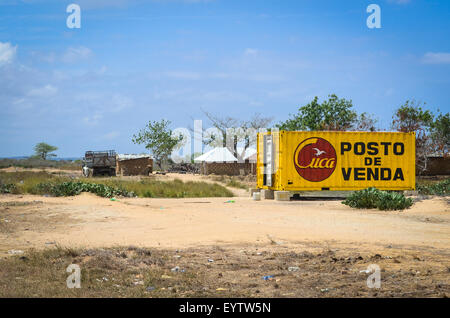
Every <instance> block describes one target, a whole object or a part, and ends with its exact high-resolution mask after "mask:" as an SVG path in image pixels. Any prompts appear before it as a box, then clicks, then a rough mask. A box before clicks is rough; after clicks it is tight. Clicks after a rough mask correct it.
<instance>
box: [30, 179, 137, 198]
mask: <svg viewBox="0 0 450 318" xmlns="http://www.w3.org/2000/svg"><path fill="white" fill-rule="evenodd" d="M81 192H91V193H94V194H96V195H98V196H101V197H106V198H111V197H114V196H124V197H135V196H136V195H135V194H134V192H132V191H131V192H129V191H127V190H124V189H121V188H115V187H110V186H107V185H104V184H97V183H85V182H79V181H77V182H74V181H68V182H62V183H54V182H44V183H39V184H37V185H36V187H35V189H34V193H35V194H51V195H54V196H57V197H62V196H73V195H78V194H80V193H81Z"/></svg>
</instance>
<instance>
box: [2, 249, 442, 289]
mask: <svg viewBox="0 0 450 318" xmlns="http://www.w3.org/2000/svg"><path fill="white" fill-rule="evenodd" d="M69 264H77V265H79V266H80V268H81V273H82V274H81V277H82V278H81V288H80V289H69V288H67V287H66V279H67V276H68V275H69V274H68V273H66V268H67V266H68V265H69ZM369 264H377V265H379V266H380V268H381V288H380V289H369V288H368V287H367V285H366V280H367V276H368V274H367V273H361V270H365V269H366V268H367V266H368V265H369ZM449 272H450V264H449V262H448V257H447V258H446V257H443V256H442V255H440V254H433V253H430V252H428V253H420V254H418V253H417V251H408V252H406V253H405V252H402V250H396V249H392V250H389V251H386V252H383V253H375V254H373V253H363V254H362V253H358V252H354V251H352V250H347V249H333V248H331V249H330V248H324V247H319V246H309V247H308V248H306V249H304V248H299V249H296V250H292V249H290V250H286V249H283V248H277V247H273V246H266V247H261V246H259V247H255V246H228V247H219V246H215V247H209V248H196V249H186V250H158V249H147V248H138V247H133V246H130V247H122V248H109V249H80V250H75V249H70V248H60V247H59V248H51V249H47V250H44V251H36V250H30V251H28V252H27V253H25V254H23V255H17V256H11V257H6V258H3V259H1V260H0V297H448V296H449V295H450V281H449ZM264 276H271V277H270V278H268V280H264V279H263V277H264ZM266 278H267V277H266Z"/></svg>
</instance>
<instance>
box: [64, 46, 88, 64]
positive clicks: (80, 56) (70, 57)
mask: <svg viewBox="0 0 450 318" xmlns="http://www.w3.org/2000/svg"><path fill="white" fill-rule="evenodd" d="M92 56H93V53H92V51H91V49H89V48H87V47H84V46H80V47H77V48H74V47H70V48H68V49H67V51H66V52H65V53H64V55H63V57H62V60H63V62H66V63H74V62H77V61H80V60H86V59H88V58H90V57H92Z"/></svg>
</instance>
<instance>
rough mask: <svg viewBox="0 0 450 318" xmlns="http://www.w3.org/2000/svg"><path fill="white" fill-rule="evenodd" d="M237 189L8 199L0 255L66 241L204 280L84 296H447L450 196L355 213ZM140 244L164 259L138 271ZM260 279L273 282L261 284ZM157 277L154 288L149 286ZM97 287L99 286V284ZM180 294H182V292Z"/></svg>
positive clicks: (3, 203)
mask: <svg viewBox="0 0 450 318" xmlns="http://www.w3.org/2000/svg"><path fill="white" fill-rule="evenodd" d="M158 177H161V178H166V179H167V178H175V177H176V178H179V179H182V180H184V179H186V180H187V178H189V179H190V180H192V178H195V179H196V180H197V179H199V178H202V179H204V180H203V181H207V178H205V177H202V176H194V177H192V176H190V175H171V174H168V175H165V176H158ZM183 178H184V179H183ZM207 182H208V181H207ZM211 182H212V181H211ZM234 191H236V192H235V194H236V196H235V197H233V198H192V199H185V198H184V199H155V198H119V199H118V200H117V201H111V200H110V199H107V198H101V197H97V196H95V195H93V194H88V193H83V194H81V195H79V196H76V197H65V198H55V197H45V196H34V195H0V259H1V260H2V261H5V262H7V260H8V259H10V258H11V256H12V255H13V254H21V253H22V251H24V252H25V254H23V255H26V253H27V251H30V250H32V249H35V250H37V251H42V250H51V249H53V248H55V247H56V246H59V247H67V248H79V249H80V250H83V251H85V252H80V253H79V254H77V255H74V256H73V257H72V259H71V260H70V261H71V262H73V261H77V262H80V263H83V262H85V261H86V259H85V258H84V257H83V255H85V254H86V253H88V254H89V253H91V254H92V255H94V256H95V255H97V254H98V255H103V254H104V253H106V252H99V251H105V250H106V251H110V252H107V253H110V256H108V257H109V259H112V262H116V261H117V262H119V263H120V264H122V263H123V264H122V265H120V266H122V267H123V266H125V267H124V268H128V267H127V266H128V265H127V264H128V263H127V262H132V264H131V263H130V264H129V266H137V267H136V268H138V269H139V270H138V272H133V273H132V274H133V275H144V277H147V276H145V275H147V274H145V273H146V271H148V270H149V269H152V270H157V272H158V273H159V274H161V275H166V276H167V275H169V276H170V275H173V273H172V274H171V272H170V269H171V268H172V267H173V266H179V267H180V268H183V269H186V273H191V275H194V276H195V275H197V276H195V277H196V278H195V279H197V280H198V281H197V280H196V282H197V283H195V284H193V283H192V284H193V285H189V284H188V285H186V281H184V283H183V284H181V282H179V284H178V285H177V283H176V280H172V281H170V280H169V281H166V280H164V279H162V280H161V279H159V278H158V279H156V281H155V280H154V277H153V278H152V279H153V280H152V279H150V278H149V279H148V280H145V279H144V280H143V281H144V283H143V284H138V285H139V286H136V284H134V283H133V282H131V283H130V282H129V278H126V279H125V278H124V282H123V284H125V285H126V284H129V285H130V286H131V287H130V288H141V289H140V292H137V291H136V290H135V289H132V292H131V291H130V292H125V291H123V293H122V294H121V293H118V294H116V293H115V292H114V293H109V294H102V292H100V291H99V292H98V294H80V295H83V296H92V295H100V296H101V295H104V296H111V295H112V296H120V295H125V296H126V295H128V296H130V295H131V296H133V295H135V296H136V295H137V296H145V297H147V296H152V295H153V296H155V297H158V296H164V297H167V296H176V297H183V296H186V297H189V296H200V297H201V296H205V295H206V296H257V297H259V296H261V297H303V296H305V297H341V296H349V297H361V296H362V297H371V296H394V297H404V296H406V297H409V296H414V297H415V296H424V297H430V296H433V297H448V296H449V295H450V275H449V274H450V206H449V198H448V197H447V198H445V197H444V198H442V197H441V198H439V197H430V198H428V199H424V200H419V201H418V202H416V203H415V204H414V205H413V207H412V208H411V209H408V210H405V211H394V212H382V211H376V210H357V209H351V208H349V207H347V206H345V205H343V204H341V202H340V201H290V202H277V201H273V200H262V201H258V202H257V201H253V200H251V198H250V197H249V196H248V194H247V192H246V190H242V189H234ZM230 201H231V202H230ZM130 247H132V248H130ZM111 249H112V250H111ZM118 249H119V250H120V251H119V252H118ZM135 249H149V250H151V251H152V252H149V255H150V254H151V255H153V256H152V257H155V255H159V254H158V253H160V255H163V256H161V257H162V258H161V259H165V260H166V261H164V262H159V263H158V262H156V265H155V263H154V262H153V261H152V262H153V263H152V262H150V261H147V263H146V261H145V260H141V261H142V262H143V263H142V264H141V265H142V266H141V265H139V264H136V260H135V257H134V256H133V255H134V254H133V253H134V252H132V251H134V250H135ZM86 251H91V252H86ZM92 251H94V252H92ZM122 252H123V253H125V254H123V253H122ZM102 253H103V254H102ZM121 253H122V254H121ZM127 253H128V254H130V255H128V254H127ZM131 254H133V255H131ZM92 255H91V256H92ZM116 255H122V256H116ZM124 255H125V256H124ZM145 255H146V254H145V253H144V256H145ZM144 256H143V257H144ZM147 256H148V255H147ZM102 257H104V255H103V256H102ZM116 258H117V259H116ZM144 258H145V257H144ZM24 259H26V257H25V258H24ZM208 260H210V261H208ZM148 262H150V263H148ZM138 263H139V262H138ZM51 264H54V262H53V263H51ZM370 264H376V265H378V266H380V268H381V272H382V286H383V287H382V288H381V289H373V290H371V289H368V288H367V287H366V279H367V276H368V275H369V274H367V273H364V272H361V271H363V270H365V269H367V266H369V265H370ZM2 266H3V265H2ZM120 266H119V267H118V268H119V269H120V268H122V267H120ZM146 266H147V267H146ZM14 267H16V265H14ZM289 267H294V268H295V270H289ZM5 268H6V267H5ZM291 269H292V268H291ZM142 271H143V272H142ZM1 272H2V271H1V270H0V283H2V282H3V283H4V281H3V280H2V279H4V280H6V279H10V277H9V275H17V273H6V272H3V274H2V273H1ZM136 273H137V274H136ZM200 274H201V277H200V276H198V275H200ZM2 275H3V276H2ZM49 275H50V274H49ZM52 275H53V274H52ZM62 275H65V273H64V272H63V274H62ZM99 275H100V274H99ZM101 275H113V273H111V272H109V273H108V272H107V273H103V274H101ZM130 275H131V274H130ZM176 275H184V274H183V273H176ZM186 275H187V274H186ZM263 276H273V277H270V278H269V280H268V281H264V280H263V279H262V277H263ZM8 277H9V278H8ZM49 277H53V276H51V275H50V276H49ZM133 277H134V276H133ZM180 277H181V276H180ZM189 277H191V278H192V277H193V276H189ZM191 278H190V279H191ZM99 279H100V280H101V279H102V277H100V278H99ZM192 279H193V278H192ZM125 281H127V282H128V283H125ZM96 282H97V283H98V281H96V280H94V283H95V284H97V283H96ZM149 284H151V286H150V287H152V292H151V293H150V295H149V292H148V290H147V289H146V288H147V287H148V288H149V286H146V285H149ZM6 285H7V284H6ZM6 285H5V286H3V288H4V289H3V293H2V295H3V296H5V295H6V296H8V295H19V296H21V295H23V294H21V293H18V290H19V289H17V288H14V286H15V285H14V284H13V285H11V286H13V287H11V286H9V287H7V286H6ZM116 285H117V284H116ZM154 285H155V286H154ZM194 285H195V286H194ZM199 285H201V286H202V287H201V288H200V289H198V288H199V287H198V286H199ZM127 286H128V285H127ZM176 286H178V287H176ZM28 287H29V286H28ZM94 287H95V286H94V285H93V287H92V288H93V289H91V292H92V291H93V290H96V289H95V288H94ZM97 287H98V286H97ZM154 287H155V289H153V288H154ZM169 287H170V288H172V289H168V288H169ZM8 288H9V289H8ZM11 288H13V289H11ZM52 288H53V289H54V287H52ZM99 288H100V287H99ZM111 288H112V287H111ZM25 289H26V288H24V290H25ZM173 289H175V290H178V291H179V293H173ZM49 290H51V288H50V289H49ZM169 291H170V292H169ZM136 292H137V294H136ZM64 293H65V292H63V294H62V295H65V296H80V295H78V294H64ZM43 294H44V295H49V296H54V295H53V294H46V292H43ZM58 295H60V296H61V294H58ZM32 296H35V295H32ZM38 296H41V295H38Z"/></svg>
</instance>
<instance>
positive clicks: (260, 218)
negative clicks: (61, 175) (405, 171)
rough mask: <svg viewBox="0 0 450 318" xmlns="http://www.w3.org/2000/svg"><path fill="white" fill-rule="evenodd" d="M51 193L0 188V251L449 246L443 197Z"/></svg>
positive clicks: (448, 216) (449, 224) (448, 223)
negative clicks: (365, 203)
mask: <svg viewBox="0 0 450 318" xmlns="http://www.w3.org/2000/svg"><path fill="white" fill-rule="evenodd" d="M227 200H229V198H200V199H199V198H195V199H144V198H126V199H125V198H124V199H120V200H119V201H110V200H109V199H106V198H100V197H97V196H95V195H92V194H88V193H83V194H81V195H79V196H76V197H69V198H52V197H42V196H33V195H22V196H17V195H1V196H0V219H1V220H5V219H6V220H7V223H3V230H2V231H0V253H1V254H4V253H6V252H7V251H8V250H11V249H27V248H31V247H34V248H45V247H48V246H52V245H54V244H59V245H63V246H77V247H110V246H128V245H135V246H145V247H160V248H169V249H171V248H174V249H175V248H186V247H198V246H206V245H221V244H223V245H225V244H226V245H228V244H233V245H236V244H267V243H270V242H272V243H273V244H277V243H278V244H283V245H285V246H289V245H290V244H296V243H298V242H317V241H320V242H330V243H332V244H333V243H336V244H341V245H343V246H344V245H345V246H347V247H358V248H362V249H363V248H370V249H374V248H375V249H376V248H377V247H379V248H385V247H386V246H389V245H391V246H394V247H395V246H397V247H399V246H413V247H415V248H418V249H423V248H431V249H439V250H442V251H444V252H445V254H447V253H448V252H449V251H450V208H449V204H448V201H446V200H445V199H442V198H434V199H430V200H425V201H421V202H417V203H416V204H414V206H413V207H412V208H411V209H409V210H407V211H403V212H381V211H375V210H355V209H351V208H349V207H347V206H344V205H342V204H341V203H340V202H339V201H291V202H276V201H273V200H263V201H259V202H255V201H252V200H251V199H250V198H246V197H235V198H233V200H234V201H235V202H234V203H225V201H227Z"/></svg>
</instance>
